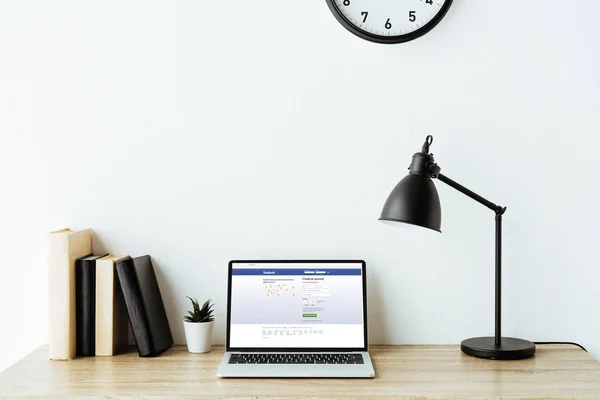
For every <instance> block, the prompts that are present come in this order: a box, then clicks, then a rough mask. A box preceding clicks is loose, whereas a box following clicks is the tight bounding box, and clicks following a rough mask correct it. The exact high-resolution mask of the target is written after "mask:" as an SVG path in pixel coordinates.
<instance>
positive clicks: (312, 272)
mask: <svg viewBox="0 0 600 400" xmlns="http://www.w3.org/2000/svg"><path fill="white" fill-rule="evenodd" d="M231 273H232V275H263V276H282V275H287V276H289V275H295V276H298V275H302V276H315V277H318V276H327V275H358V276H360V275H361V274H362V269H361V268H332V269H326V268H325V269H323V268H305V269H295V268H260V269H254V268H233V269H232V270H231Z"/></svg>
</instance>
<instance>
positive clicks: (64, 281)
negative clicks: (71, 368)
mask: <svg viewBox="0 0 600 400" xmlns="http://www.w3.org/2000/svg"><path fill="white" fill-rule="evenodd" d="M48 264H49V265H48V266H49V268H48V276H49V279H48V280H49V285H48V305H49V331H50V332H49V339H50V341H49V350H50V359H51V360H68V359H70V358H73V356H74V355H75V354H70V352H69V344H70V331H69V329H70V326H69V322H70V298H69V294H70V293H69V284H70V283H71V282H70V276H69V238H68V235H67V234H66V233H62V234H61V233H54V234H51V235H50V252H49V261H48Z"/></svg>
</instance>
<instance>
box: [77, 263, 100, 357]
mask: <svg viewBox="0 0 600 400" xmlns="http://www.w3.org/2000/svg"><path fill="white" fill-rule="evenodd" d="M102 257H104V256H95V255H89V256H86V257H83V258H80V259H79V260H77V261H76V262H75V316H76V317H75V319H76V324H75V326H76V328H75V333H76V352H75V354H76V355H78V356H83V357H90V356H94V355H96V260H97V259H99V258H102Z"/></svg>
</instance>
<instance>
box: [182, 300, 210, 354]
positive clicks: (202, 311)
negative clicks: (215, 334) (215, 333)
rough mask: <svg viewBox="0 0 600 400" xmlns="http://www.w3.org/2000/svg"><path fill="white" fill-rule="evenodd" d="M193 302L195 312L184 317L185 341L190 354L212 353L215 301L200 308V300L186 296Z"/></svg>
mask: <svg viewBox="0 0 600 400" xmlns="http://www.w3.org/2000/svg"><path fill="white" fill-rule="evenodd" d="M186 297H187V298H188V299H190V301H191V302H192V307H193V310H191V311H188V315H186V316H184V317H183V327H184V329H185V339H186V342H187V347H188V351H189V352H190V353H206V352H209V351H210V344H211V338H212V330H213V324H214V318H213V309H212V307H213V305H214V303H213V301H212V300H211V299H208V300H206V302H205V303H204V304H203V305H202V307H200V305H199V304H198V300H196V299H195V298H194V299H192V298H191V297H189V296H186Z"/></svg>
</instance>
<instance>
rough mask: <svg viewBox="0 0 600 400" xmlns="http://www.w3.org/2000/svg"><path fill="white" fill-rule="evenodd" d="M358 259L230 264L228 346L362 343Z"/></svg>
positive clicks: (360, 266) (358, 345)
mask: <svg viewBox="0 0 600 400" xmlns="http://www.w3.org/2000/svg"><path fill="white" fill-rule="evenodd" d="M363 265H364V262H363V261H340V262H337V261H335V262H333V261H311V262H297V261H293V262H265V261H262V262H261V261H240V262H238V261H232V262H231V263H230V268H231V272H230V274H231V275H230V279H231V281H230V288H229V296H230V298H229V301H230V303H229V304H230V310H229V312H230V314H229V318H230V321H229V331H228V339H229V343H228V344H229V347H230V348H264V349H270V348H272V349H295V348H311V349H320V348H352V349H364V348H366V343H365V342H366V329H365V320H364V319H365V312H364V306H365V301H364V298H363V296H364V286H363V279H364V276H363V275H364V268H363Z"/></svg>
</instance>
